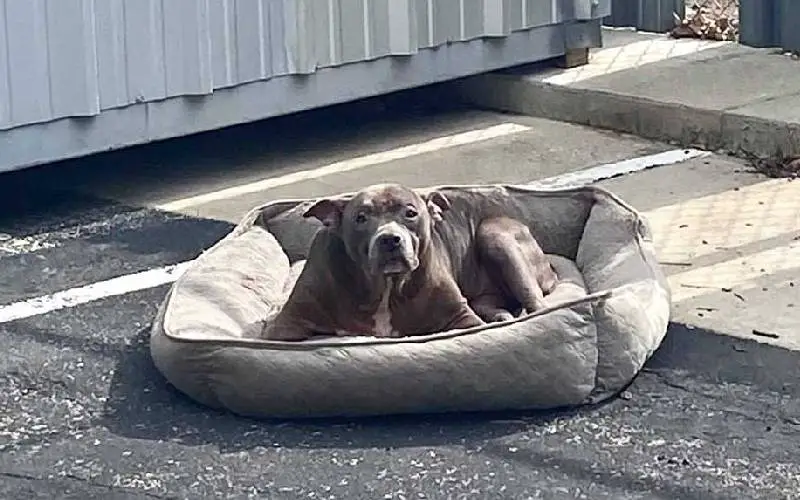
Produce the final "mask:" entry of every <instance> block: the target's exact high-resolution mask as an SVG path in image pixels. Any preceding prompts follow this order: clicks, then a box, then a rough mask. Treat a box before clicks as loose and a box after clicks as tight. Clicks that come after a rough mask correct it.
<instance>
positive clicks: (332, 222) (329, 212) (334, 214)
mask: <svg viewBox="0 0 800 500" xmlns="http://www.w3.org/2000/svg"><path fill="white" fill-rule="evenodd" d="M347 201H348V200H346V199H343V198H323V199H321V200H318V201H317V202H316V203H314V204H313V205H311V206H310V207H309V208H308V210H306V211H305V212H303V217H306V218H308V217H314V218H316V219H318V220H319V221H320V222H322V224H324V225H325V226H326V227H332V228H336V227H339V225H340V224H341V222H342V214H343V213H344V207H345V206H346V205H347Z"/></svg>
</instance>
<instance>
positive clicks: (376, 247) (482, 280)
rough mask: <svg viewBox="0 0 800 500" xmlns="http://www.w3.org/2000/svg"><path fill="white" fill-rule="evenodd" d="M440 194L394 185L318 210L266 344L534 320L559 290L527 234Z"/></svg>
mask: <svg viewBox="0 0 800 500" xmlns="http://www.w3.org/2000/svg"><path fill="white" fill-rule="evenodd" d="M451 208H452V207H451V203H450V201H449V200H448V198H447V197H446V196H445V195H444V194H443V193H442V192H440V191H436V190H434V191H431V192H428V193H425V194H419V193H418V192H417V191H415V190H413V189H410V188H408V187H405V186H402V185H399V184H378V185H374V186H370V187H367V188H365V189H363V190H361V191H360V192H358V193H357V194H355V195H354V196H352V197H333V198H325V199H321V200H318V201H317V202H316V203H314V204H313V205H312V206H311V207H310V208H308V209H307V210H306V212H305V213H304V214H303V216H304V217H313V218H316V219H318V220H319V221H321V222H322V223H323V225H324V227H323V228H322V229H321V230H320V231H318V232H317V233H316V235H315V237H314V239H313V241H312V243H311V247H310V249H309V254H308V259H307V261H306V263H305V266H304V267H303V269H302V271H301V272H300V275H299V277H298V278H297V282H296V283H295V286H294V288H293V289H292V291H291V293H290V294H289V297H288V299H287V301H286V303H285V305H284V306H283V308H282V309H281V310H280V311H279V312H278V313H277V315H276V316H275V317H274V318H273V320H272V321H270V322H268V323H267V325H266V327H265V331H264V337H265V338H267V339H270V340H285V341H298V340H306V339H308V338H310V337H312V336H315V335H342V336H345V335H353V336H357V335H369V336H377V337H402V336H410V335H424V334H430V333H434V332H441V331H445V330H451V329H464V328H471V327H476V326H480V325H484V324H487V323H489V322H497V321H508V320H512V319H513V318H514V317H515V316H514V314H513V313H512V310H514V309H518V310H519V309H521V311H522V312H525V311H527V312H533V311H536V310H538V309H540V308H542V307H544V302H543V299H544V296H545V295H546V294H547V293H549V292H550V291H551V290H552V289H553V288H554V287H555V284H556V282H557V277H556V275H555V272H554V271H553V268H552V267H551V266H550V263H549V261H548V259H547V258H546V256H545V255H544V252H543V251H542V249H541V248H540V246H539V244H538V243H537V242H536V240H535V239H534V237H533V235H532V234H531V232H530V230H529V229H528V227H527V226H525V225H524V224H522V223H521V222H519V221H516V220H514V219H512V218H509V217H506V216H503V215H496V216H492V217H487V218H484V219H482V220H477V219H478V217H479V215H476V214H473V213H470V211H469V210H466V211H464V210H462V211H461V212H462V213H458V214H455V215H454V217H453V218H452V220H444V215H446V213H447V212H448V211H450V210H451Z"/></svg>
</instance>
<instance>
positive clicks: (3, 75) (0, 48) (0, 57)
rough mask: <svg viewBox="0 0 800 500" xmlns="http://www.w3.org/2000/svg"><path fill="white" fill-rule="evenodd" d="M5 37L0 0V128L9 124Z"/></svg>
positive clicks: (9, 109)
mask: <svg viewBox="0 0 800 500" xmlns="http://www.w3.org/2000/svg"><path fill="white" fill-rule="evenodd" d="M7 38H8V37H7V33H6V0H0V130H2V129H3V128H6V127H8V126H10V124H11V88H10V87H9V82H10V79H11V72H10V69H11V68H10V67H9V66H8V44H7V43H6V39H7Z"/></svg>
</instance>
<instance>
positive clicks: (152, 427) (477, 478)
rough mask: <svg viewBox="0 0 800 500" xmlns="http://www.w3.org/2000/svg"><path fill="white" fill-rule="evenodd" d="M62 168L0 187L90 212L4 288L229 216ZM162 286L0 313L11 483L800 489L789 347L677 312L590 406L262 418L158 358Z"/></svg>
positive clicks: (13, 207)
mask: <svg viewBox="0 0 800 500" xmlns="http://www.w3.org/2000/svg"><path fill="white" fill-rule="evenodd" d="M620 182H622V181H620ZM626 182H627V181H626ZM672 183H673V184H675V183H676V181H675V180H674V179H673V180H672ZM68 184H69V179H67V178H65V179H64V188H63V189H60V190H57V194H54V192H49V191H47V190H41V189H40V190H34V189H31V188H30V186H28V188H27V189H28V190H27V191H25V190H24V189H22V188H17V187H16V186H13V187H12V186H11V184H8V183H7V184H4V186H3V187H0V191H3V192H2V202H1V203H0V205H2V206H3V207H4V208H3V211H2V214H3V215H2V216H0V233H3V234H7V235H11V236H13V237H21V236H26V235H34V234H38V233H41V232H43V231H48V232H52V231H59V230H63V229H64V228H68V227H70V226H74V225H76V224H80V225H87V224H88V225H91V227H92V228H94V229H92V230H91V231H87V232H85V233H84V232H82V233H80V234H77V235H75V236H74V237H71V238H68V239H65V240H63V241H59V245H58V246H57V247H55V248H44V249H41V250H37V251H33V252H28V253H24V254H20V255H13V256H3V255H0V304H8V303H11V302H14V301H17V300H22V299H25V298H29V297H32V296H38V295H41V294H45V293H50V292H52V291H56V290H61V289H65V288H70V287H74V286H80V285H82V284H86V283H89V282H93V281H98V280H103V279H108V278H111V277H115V276H119V275H122V274H127V273H130V272H135V271H138V270H144V269H149V268H154V267H160V266H164V265H168V264H174V263H176V262H180V261H183V260H186V259H190V258H193V257H194V256H196V255H198V254H199V253H200V252H201V251H202V250H203V249H204V248H207V247H208V246H209V245H211V244H213V242H214V241H216V240H217V239H218V238H220V237H222V236H223V235H224V234H225V233H226V232H227V231H229V230H230V228H231V227H232V226H231V224H230V223H229V222H223V221H219V220H213V219H207V218H198V217H193V216H191V215H177V214H168V213H164V212H159V211H157V210H154V209H150V208H147V207H145V206H136V205H133V204H119V203H114V202H110V201H108V200H104V199H102V198H97V197H91V196H87V195H85V194H78V193H77V192H76V191H74V190H71V189H70V188H69V187H68ZM54 196H55V198H53V197H54ZM15 197H16V198H15ZM641 197H642V198H646V196H641ZM131 218H134V219H135V223H134V222H132V219H131ZM109 221H110V222H109ZM166 289H167V287H165V286H162V287H158V288H153V289H149V290H144V291H140V292H135V293H130V294H127V295H124V296H120V297H111V298H107V299H103V300H100V301H97V302H93V303H90V304H86V305H81V306H77V307H74V308H69V309H64V310H61V311H56V312H52V313H49V314H45V315H41V316H35V317H32V318H27V319H23V320H17V321H13V322H9V323H4V324H0V339H1V341H2V343H3V345H4V346H5V348H4V349H3V350H2V352H0V408H2V409H3V410H2V413H0V498H26V499H27V498H74V499H94V498H97V499H117V498H119V499H129V498H130V499H133V498H137V499H138V498H187V499H196V498H270V499H284V498H285V499H295V498H312V499H333V498H338V499H350V498H369V499H372V498H392V499H403V498H405V499H413V498H476V499H489V498H520V499H523V498H557V499H560V498H587V499H594V498H613V499H634V498H662V499H678V498H679V499H698V500H700V499H702V500H706V499H729V498H730V499H741V498H765V499H767V498H769V499H775V498H786V499H789V498H796V497H797V494H798V493H797V492H798V491H800V447H798V445H797V443H798V440H799V439H800V403H798V400H799V399H798V398H800V382H798V368H800V353H798V352H795V351H789V350H784V349H779V348H775V347H771V346H768V345H764V344H760V343H757V342H755V341H748V340H743V339H737V338H734V337H730V336H727V335H721V334H719V333H715V332H713V331H707V330H702V329H699V328H692V327H689V326H686V325H683V324H679V323H675V324H672V325H671V326H670V329H669V333H668V335H667V338H666V339H665V341H664V343H663V345H662V346H661V347H660V349H659V350H658V351H657V352H656V353H655V355H654V356H653V358H652V359H651V360H650V361H649V362H648V363H647V365H646V368H645V370H644V371H643V372H642V373H641V374H640V375H639V376H638V377H637V378H636V380H635V381H634V382H633V383H632V384H631V386H630V387H629V388H628V389H627V390H626V391H625V392H624V393H623V394H622V395H621V396H620V397H619V398H615V399H614V400H612V401H611V402H609V403H607V404H603V405H599V406H595V407H585V408H580V409H569V410H563V411H556V412H512V413H493V414H448V415H420V416H406V417H385V418H371V419H360V420H354V421H345V420H324V421H321V420H317V421H306V422H296V421H295V422H286V421H281V422H265V421H255V420H249V419H244V418H240V417H236V416H233V415H230V414H227V413H221V412H217V411H213V410H209V409H207V408H204V407H201V406H199V405H197V404H195V403H193V402H191V401H190V400H188V398H186V397H185V396H183V395H182V394H180V393H178V392H177V391H176V390H174V389H173V388H171V387H170V386H169V384H168V383H167V382H166V381H165V380H164V379H163V378H162V377H161V376H160V375H159V373H158V372H157V371H156V369H155V367H154V366H153V364H152V362H151V360H150V357H149V351H148V334H149V331H148V325H149V322H150V320H151V318H152V317H153V316H154V314H155V311H156V307H157V306H158V304H159V302H160V301H161V300H162V298H163V297H164V294H165V293H166Z"/></svg>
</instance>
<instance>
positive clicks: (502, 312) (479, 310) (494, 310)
mask: <svg viewBox="0 0 800 500" xmlns="http://www.w3.org/2000/svg"><path fill="white" fill-rule="evenodd" d="M469 305H470V306H471V307H472V309H473V310H474V311H475V313H476V314H477V315H478V316H480V317H481V319H483V320H484V321H486V322H487V323H496V322H500V321H511V320H512V319H514V315H513V314H511V312H509V311H508V310H507V309H505V307H504V306H505V300H504V299H503V297H502V296H499V295H497V294H484V295H481V296H480V297H477V298H475V299H474V300H472V301H470V304H469Z"/></svg>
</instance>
